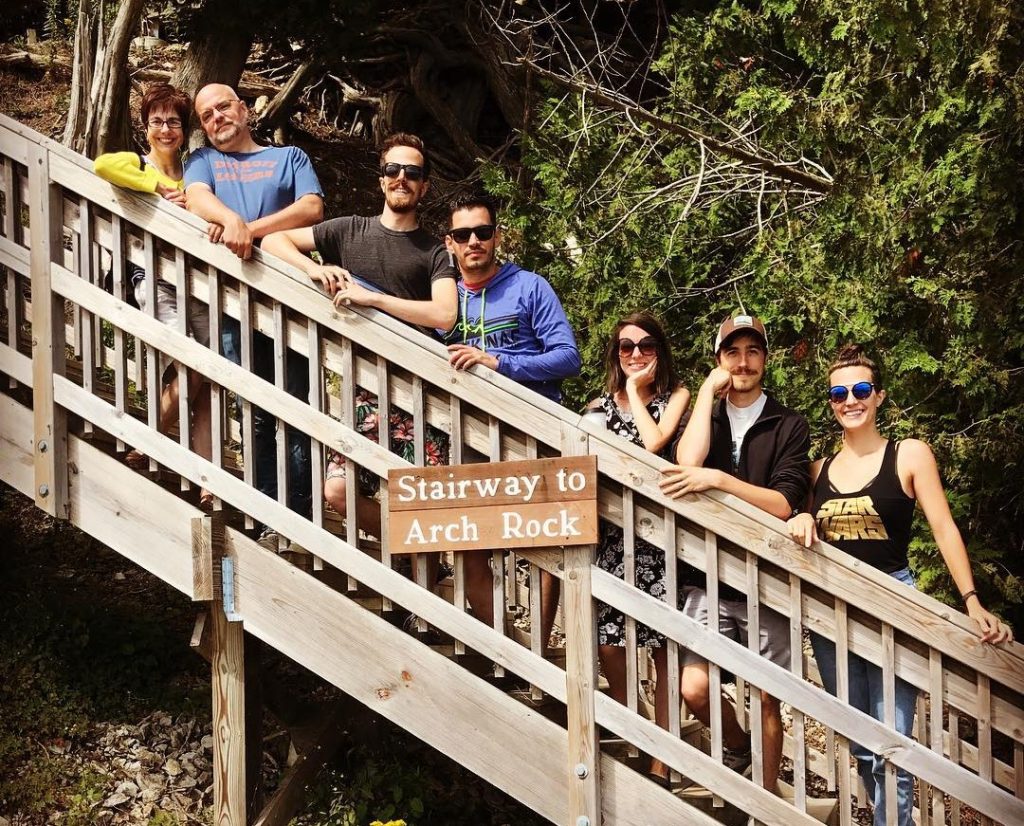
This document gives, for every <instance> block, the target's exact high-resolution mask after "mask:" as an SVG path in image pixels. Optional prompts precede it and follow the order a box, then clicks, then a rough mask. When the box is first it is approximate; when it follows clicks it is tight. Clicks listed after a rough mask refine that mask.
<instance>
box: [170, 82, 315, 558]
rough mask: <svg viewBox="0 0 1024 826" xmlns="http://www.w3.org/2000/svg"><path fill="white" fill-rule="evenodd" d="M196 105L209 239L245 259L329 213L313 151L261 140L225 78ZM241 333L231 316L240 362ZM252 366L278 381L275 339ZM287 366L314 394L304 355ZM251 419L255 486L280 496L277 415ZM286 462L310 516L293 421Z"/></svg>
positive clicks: (230, 333)
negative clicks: (267, 240)
mask: <svg viewBox="0 0 1024 826" xmlns="http://www.w3.org/2000/svg"><path fill="white" fill-rule="evenodd" d="M195 108H196V114H197V115H198V116H199V122H200V124H201V125H202V127H203V131H204V132H205V133H206V137H207V139H208V140H209V141H210V144H211V146H207V147H203V148H202V149H198V150H196V151H195V152H193V153H192V155H191V156H190V157H189V159H188V161H187V162H186V164H185V192H186V194H187V196H188V209H189V211H190V212H194V213H195V214H196V215H198V216H199V217H200V218H203V219H204V220H206V221H207V222H208V223H209V226H208V228H207V234H208V235H209V238H210V241H212V242H213V243H222V244H224V245H225V246H226V247H227V248H228V249H229V250H231V251H232V252H233V253H234V254H235V255H237V256H238V257H239V258H243V259H244V258H249V257H250V256H251V255H252V248H253V246H254V245H256V244H259V241H260V239H261V238H263V237H264V236H265V235H268V234H269V233H271V232H277V231H279V230H285V229H295V228H297V227H308V226H312V225H313V224H316V223H318V222H320V221H321V220H323V217H324V201H323V190H322V189H321V188H320V181H319V180H318V179H317V177H316V173H315V172H314V171H313V165H312V164H311V163H310V161H309V157H308V156H307V155H306V153H305V152H303V151H302V150H301V149H299V148H297V147H295V146H261V145H260V144H258V143H256V141H254V140H253V137H252V134H251V133H250V131H249V107H248V106H246V104H245V102H244V101H243V100H241V99H239V97H238V94H237V93H236V92H235V90H234V89H232V88H231V87H230V86H225V85H224V84H221V83H211V84H209V85H207V86H204V87H203V88H202V89H200V90H199V93H198V94H197V95H196V101H195ZM282 277H283V276H282ZM247 323H248V321H247ZM240 339H241V332H240V326H239V322H238V321H237V320H236V319H231V318H228V319H225V321H224V333H223V336H222V346H223V352H224V356H225V357H226V358H229V359H231V360H232V361H234V362H235V363H236V364H241V344H240ZM253 369H254V370H255V372H256V374H257V375H258V376H260V377H261V378H264V379H266V380H267V381H270V382H273V380H274V347H273V342H272V341H271V339H269V338H268V337H267V336H264V335H263V334H261V333H256V335H255V336H254V337H253ZM285 373H286V377H285V388H286V389H287V391H288V392H289V393H290V394H291V395H293V396H295V397H296V398H299V399H302V400H303V401H304V402H305V401H308V400H309V369H308V364H307V360H306V358H305V357H304V356H300V355H299V354H297V353H294V352H292V351H288V352H287V358H286V365H285ZM253 422H254V431H255V432H254V440H255V444H254V446H253V451H252V452H253V457H252V458H253V461H254V463H255V465H254V466H255V471H256V474H255V475H256V487H257V488H258V489H259V490H260V491H261V492H262V493H265V494H266V495H267V496H270V497H272V498H274V499H276V498H277V454H276V449H275V432H276V429H277V422H276V420H275V419H274V417H273V416H271V415H270V414H269V413H267V412H266V411H264V410H259V409H257V410H256V411H255V413H254V415H253ZM248 458H249V457H246V460H247V461H248ZM288 464H289V477H288V507H290V508H291V509H292V510H293V511H296V512H297V513H301V514H303V515H307V516H308V515H309V512H310V507H311V504H312V498H311V496H312V479H311V478H310V453H309V439H308V437H305V436H303V435H302V434H301V433H299V432H298V431H295V430H293V429H291V428H289V429H288ZM317 484H318V486H319V480H317ZM261 540H262V542H263V544H265V545H267V546H268V547H271V546H272V547H274V548H277V549H279V550H285V549H286V548H283V547H281V545H280V544H279V542H278V537H277V535H276V534H273V533H272V532H266V531H265V532H264V535H263V536H262V537H261ZM295 550H298V549H297V548H295Z"/></svg>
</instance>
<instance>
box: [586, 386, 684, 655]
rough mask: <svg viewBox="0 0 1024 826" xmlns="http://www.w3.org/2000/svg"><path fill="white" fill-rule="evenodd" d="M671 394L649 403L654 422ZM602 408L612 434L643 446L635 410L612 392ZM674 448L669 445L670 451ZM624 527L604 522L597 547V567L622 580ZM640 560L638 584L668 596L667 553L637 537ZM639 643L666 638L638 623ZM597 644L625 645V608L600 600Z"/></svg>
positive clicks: (659, 595)
mask: <svg viewBox="0 0 1024 826" xmlns="http://www.w3.org/2000/svg"><path fill="white" fill-rule="evenodd" d="M669 396H670V394H668V393H664V394H662V395H659V396H655V397H654V398H653V399H651V401H650V402H649V403H648V404H647V410H648V412H649V413H650V414H651V417H652V418H653V419H654V421H656V422H658V421H661V417H662V415H663V414H664V412H665V407H666V405H667V404H668V400H669ZM601 409H602V410H604V415H605V423H606V426H607V427H608V429H609V430H610V431H612V433H615V434H617V435H619V436H621V437H622V438H623V439H629V440H630V441H632V442H633V444H635V445H637V446H638V447H643V446H644V443H643V439H641V438H640V431H638V430H637V427H636V422H635V420H634V419H633V413H632V411H629V410H620V409H619V407H618V405H616V404H615V399H614V398H613V397H612V396H611V394H605V395H604V396H603V397H602V398H601ZM668 449H670V448H668V447H667V448H666V450H668ZM624 553H625V551H624V548H623V538H622V528H620V527H619V526H618V525H613V524H612V523H611V522H606V521H604V520H602V521H601V534H600V537H599V540H598V546H597V566H598V567H599V568H600V569H601V570H602V571H607V572H608V573H610V574H612V575H613V576H617V577H619V579H625V577H626V563H625V560H624V559H623V557H624ZM633 556H634V558H635V560H636V587H637V588H639V589H640V590H642V591H644V592H645V593H648V594H650V595H651V596H652V597H657V598H658V599H660V600H664V599H665V552H664V551H663V550H662V549H661V548H658V547H656V546H655V545H652V544H651V543H650V542H647V541H646V540H643V539H640V538H639V537H637V539H636V542H635V543H634V546H633ZM636 639H637V645H641V646H647V647H649V648H661V646H662V645H663V644H664V642H665V638H664V637H663V636H662V635H661V634H659V633H657V632H656V631H652V630H651V629H650V628H648V627H647V626H646V625H641V624H640V623H637V625H636ZM597 643H598V645H625V644H626V618H625V617H624V616H623V614H622V612H621V611H618V610H616V609H615V608H613V607H612V606H610V605H606V604H605V603H603V602H600V601H599V602H598V603H597Z"/></svg>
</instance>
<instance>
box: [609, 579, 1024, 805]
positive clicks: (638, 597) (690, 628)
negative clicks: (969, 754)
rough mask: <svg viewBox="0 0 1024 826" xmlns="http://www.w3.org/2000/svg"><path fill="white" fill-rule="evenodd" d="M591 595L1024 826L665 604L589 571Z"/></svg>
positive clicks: (958, 774) (916, 750)
mask: <svg viewBox="0 0 1024 826" xmlns="http://www.w3.org/2000/svg"><path fill="white" fill-rule="evenodd" d="M592 577H593V583H594V596H595V597H596V598H597V599H601V600H604V601H605V602H607V603H608V604H610V605H612V606H614V607H615V608H618V609H619V610H622V611H625V612H626V613H632V614H633V616H635V617H636V618H637V620H638V621H640V622H643V623H645V624H647V625H649V626H650V627H651V628H654V629H656V630H658V631H660V632H661V633H663V634H666V635H667V636H670V637H673V638H674V639H676V640H677V641H678V642H679V643H680V644H682V645H685V646H687V647H688V648H690V649H691V650H693V651H695V652H696V653H697V654H699V655H700V656H702V657H705V658H713V659H714V660H715V661H716V662H718V664H719V665H720V666H721V667H723V668H727V669H728V670H729V671H731V672H733V673H734V674H736V675H738V676H742V677H743V678H744V679H746V680H754V679H756V680H757V683H758V685H759V686H760V687H761V688H762V689H763V690H765V691H768V692H769V693H770V694H772V695H773V696H776V697H785V698H786V700H787V701H788V702H789V703H790V704H792V705H793V706H795V707H796V708H799V709H800V710H801V711H803V712H804V713H806V714H811V715H813V716H814V717H815V718H816V719H818V720H820V721H821V722H822V723H824V724H825V725H827V726H830V727H831V728H833V729H835V730H836V731H837V732H841V733H842V734H843V735H844V736H845V737H848V738H856V740H857V742H858V743H861V744H862V745H864V746H865V747H866V748H869V749H871V750H872V751H875V752H877V753H883V752H884V753H885V755H886V758H887V759H889V760H891V761H892V762H893V763H894V764H895V765H897V766H899V767H901V768H904V769H906V770H907V771H909V772H910V773H911V774H914V775H915V776H917V777H919V778H922V779H925V780H927V781H928V782H929V783H931V784H932V785H934V786H938V787H939V788H941V789H944V790H947V791H950V792H953V793H954V794H956V795H957V796H958V798H959V799H960V800H962V801H963V802H965V803H967V804H968V805H970V806H972V807H974V808H976V809H977V810H978V811H979V812H982V813H984V814H986V815H988V816H990V817H994V818H996V819H1002V821H1003V822H1006V823H1012V822H1017V821H1021V822H1024V802H1022V801H1019V800H1016V799H1014V798H1013V797H1012V796H1010V795H1009V794H1007V793H1006V792H1004V791H1002V790H1000V789H998V788H996V787H994V786H992V785H991V784H989V783H985V782H983V781H981V780H980V779H979V778H978V777H977V776H975V775H974V774H972V773H971V772H969V771H967V770H966V769H963V768H960V767H959V766H955V765H953V764H952V763H951V762H950V761H947V760H943V759H941V758H939V757H938V756H937V755H936V754H935V753H934V752H932V751H930V750H929V749H928V748H927V747H925V746H923V745H921V744H919V743H916V742H915V741H914V740H911V739H910V738H908V737H905V736H903V735H900V734H897V733H895V732H893V731H892V730H891V729H889V728H888V727H887V726H885V725H884V724H883V723H880V722H879V721H877V720H874V719H872V718H871V717H869V716H868V715H866V714H864V713H862V712H860V711H857V710H856V709H853V708H851V707H849V706H846V705H844V704H842V703H839V702H836V701H835V699H834V698H832V697H830V696H829V695H828V694H826V693H825V692H824V691H822V690H821V689H819V688H816V687H814V686H812V685H810V684H809V683H805V682H803V681H801V680H798V679H796V678H795V677H794V676H793V675H792V674H790V673H789V672H788V671H786V670H785V669H783V668H780V667H779V666H777V665H775V664H774V663H772V662H770V661H768V660H765V659H764V658H762V657H759V656H757V655H755V654H753V653H752V652H750V651H748V650H747V649H745V648H744V647H743V646H741V645H739V644H738V643H735V642H733V641H732V640H729V639H724V638H722V637H721V636H719V637H718V638H717V640H716V638H715V636H714V635H713V634H710V633H707V632H706V631H705V629H703V628H702V627H701V626H700V625H698V624H697V623H695V622H694V621H693V620H691V619H689V618H688V617H685V616H683V615H682V614H680V613H679V612H674V611H672V610H671V609H670V608H669V607H668V606H667V605H665V604H664V603H663V602H661V601H659V600H656V599H654V598H653V597H650V596H648V595H647V594H645V593H643V592H641V591H637V590H635V589H629V588H628V586H626V584H625V583H623V582H621V580H618V579H616V578H615V577H613V576H611V575H610V574H608V573H606V572H604V571H601V570H599V569H596V568H595V570H594V571H593V572H592Z"/></svg>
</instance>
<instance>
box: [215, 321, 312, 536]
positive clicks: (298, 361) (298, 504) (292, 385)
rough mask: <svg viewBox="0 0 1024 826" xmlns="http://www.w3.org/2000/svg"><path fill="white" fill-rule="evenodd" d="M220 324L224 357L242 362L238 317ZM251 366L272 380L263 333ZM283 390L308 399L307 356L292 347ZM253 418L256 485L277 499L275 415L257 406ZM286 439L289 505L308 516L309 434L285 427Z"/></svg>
mask: <svg viewBox="0 0 1024 826" xmlns="http://www.w3.org/2000/svg"><path fill="white" fill-rule="evenodd" d="M223 324H224V327H223V331H222V333H221V347H222V352H223V353H224V358H226V359H230V360H231V361H233V362H234V363H235V364H241V363H242V330H241V326H240V324H239V322H238V320H237V319H234V318H228V317H225V318H224V321H223ZM282 334H283V331H282ZM252 367H253V372H254V373H256V375H257V376H259V377H260V378H261V379H266V380H267V381H269V382H271V383H273V382H274V342H273V340H272V339H270V338H268V337H267V336H265V335H263V333H254V334H253V339H252ZM285 390H287V391H288V393H289V395H292V396H295V398H297V399H301V400H302V401H303V402H306V403H308V402H309V360H308V359H307V358H306V357H305V356H300V355H299V354H298V353H295V352H292V351H286V352H285ZM252 421H253V441H254V444H253V446H252V452H253V468H254V470H255V479H256V488H257V490H259V491H260V493H265V494H266V495H267V496H269V497H271V498H272V499H277V445H276V435H277V419H276V418H275V417H274V416H272V415H271V414H270V413H268V412H267V411H266V410H263V409H262V408H260V407H256V408H254V409H253V414H252ZM287 439H288V507H289V508H290V509H291V510H293V511H295V512H296V513H299V514H302V515H303V516H309V515H310V513H311V511H312V504H313V497H312V489H313V484H312V479H311V473H312V470H311V468H312V462H311V460H310V443H309V437H308V436H306V435H305V434H304V433H302V431H300V430H296V429H295V428H293V427H288V428H287ZM246 461H248V457H246Z"/></svg>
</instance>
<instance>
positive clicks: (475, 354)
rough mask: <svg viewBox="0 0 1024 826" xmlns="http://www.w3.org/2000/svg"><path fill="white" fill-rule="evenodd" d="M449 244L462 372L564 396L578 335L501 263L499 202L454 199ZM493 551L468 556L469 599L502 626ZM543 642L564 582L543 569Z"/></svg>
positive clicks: (541, 292) (454, 356) (535, 284)
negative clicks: (477, 368) (478, 368)
mask: <svg viewBox="0 0 1024 826" xmlns="http://www.w3.org/2000/svg"><path fill="white" fill-rule="evenodd" d="M450 226H451V229H449V230H448V232H447V233H445V239H444V242H445V246H446V247H447V248H448V252H450V253H451V255H452V256H453V257H454V258H455V260H456V261H457V262H458V264H459V272H460V276H461V277H460V278H459V283H458V290H459V317H458V321H456V322H455V327H453V328H452V330H451V332H450V333H448V334H446V335H443V336H442V340H443V341H444V342H445V344H447V345H448V353H449V358H448V360H449V362H450V363H451V364H452V366H453V367H455V368H456V369H457V370H465V369H467V368H469V367H472V366H473V365H474V364H482V365H483V366H484V367H487V368H489V369H491V370H497V371H498V372H499V373H501V374H502V375H504V376H508V377H509V378H510V379H512V380H513V381H517V382H519V383H520V384H522V385H523V386H524V387H529V388H530V389H531V390H535V391H537V392H538V393H540V394H541V395H542V396H546V397H547V398H549V399H551V400H552V401H556V402H557V401H561V398H562V389H561V384H562V379H567V378H570V377H572V376H575V375H577V374H579V372H580V353H579V350H578V349H577V348H576V338H575V336H573V332H572V328H571V327H570V326H569V321H568V319H567V318H566V317H565V310H563V309H562V302H560V301H559V300H558V296H557V295H555V291H554V290H553V289H552V288H551V285H550V284H548V282H547V281H546V280H545V279H544V278H543V277H542V276H539V275H537V273H535V272H530V271H529V270H524V269H523V268H522V267H520V266H519V265H518V264H513V263H511V262H507V263H505V264H502V265H500V266H499V264H498V258H497V249H498V245H499V244H500V243H501V230H500V229H498V222H497V214H496V211H495V207H494V203H493V202H492V201H491V200H490V199H488V198H484V197H480V196H474V195H465V196H462V197H460V198H457V199H456V200H455V201H453V202H452V204H451V224H450ZM488 563H489V559H488V556H487V555H486V554H482V553H479V552H477V551H474V552H469V553H467V554H466V559H465V574H466V596H467V598H468V599H469V604H470V605H471V606H472V608H473V613H474V614H475V615H476V617H477V618H478V619H479V620H480V621H481V622H485V623H487V624H488V625H493V624H494V603H493V596H492V590H491V583H492V576H491V571H490V567H489V564H488ZM541 595H542V596H541V639H542V640H543V641H544V644H545V645H547V641H548V637H549V636H550V635H551V626H552V624H553V623H554V619H555V611H556V609H557V607H558V580H557V579H556V578H555V577H553V576H552V575H551V574H549V573H547V572H546V571H542V572H541Z"/></svg>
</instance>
